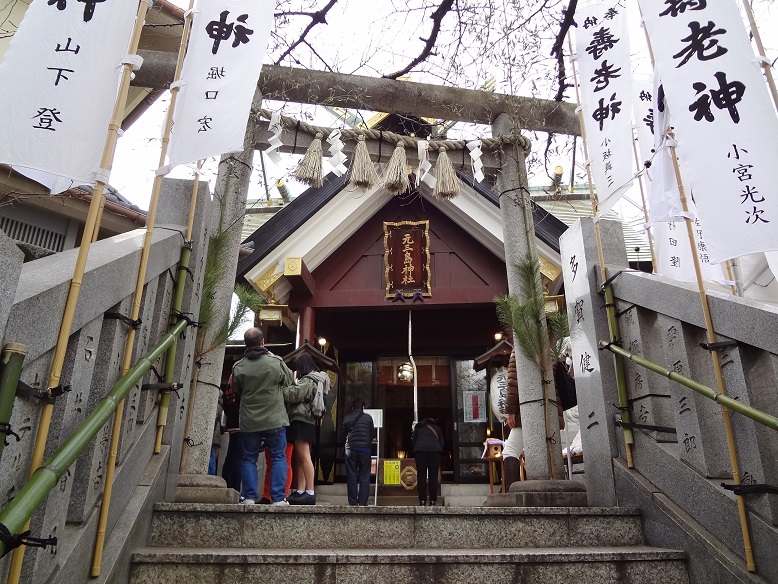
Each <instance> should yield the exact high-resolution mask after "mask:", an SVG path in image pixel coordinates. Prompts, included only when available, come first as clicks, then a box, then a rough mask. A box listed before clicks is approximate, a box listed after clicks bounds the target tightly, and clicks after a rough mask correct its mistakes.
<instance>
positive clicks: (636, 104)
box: [632, 80, 661, 180]
mask: <svg viewBox="0 0 778 584" xmlns="http://www.w3.org/2000/svg"><path fill="white" fill-rule="evenodd" d="M632 114H633V115H634V117H635V132H636V134H637V139H638V158H639V159H640V165H639V166H640V167H641V168H646V170H649V171H650V170H651V167H652V166H653V164H654V162H653V160H651V159H652V157H653V155H654V133H655V131H656V130H655V127H654V86H653V83H651V82H650V81H637V80H636V81H633V83H632ZM660 131H661V130H660ZM648 161H650V162H649V163H648V166H645V163H646V162H648ZM650 179H651V177H650V176H649V177H648V180H650Z"/></svg>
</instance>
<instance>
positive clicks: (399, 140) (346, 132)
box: [258, 108, 532, 155]
mask: <svg viewBox="0 0 778 584" xmlns="http://www.w3.org/2000/svg"><path fill="white" fill-rule="evenodd" d="M258 113H259V115H261V116H262V117H263V118H265V119H267V120H270V118H271V116H272V115H273V112H272V111H270V110H267V109H264V108H262V109H260V110H259V111H258ZM280 118H281V123H282V124H283V125H284V126H285V127H287V128H296V129H299V131H302V132H305V133H306V134H310V135H311V136H315V135H316V134H317V133H321V134H322V135H323V136H329V134H330V132H332V131H333V129H334V128H328V127H325V126H314V125H313V124H309V123H307V122H304V121H302V120H297V119H295V118H291V117H289V116H285V115H281V116H280ZM360 136H364V137H365V138H366V139H367V138H370V139H372V140H379V141H381V142H383V141H384V140H385V141H387V142H388V143H390V144H394V145H395V146H399V145H400V144H402V145H403V146H404V147H406V148H416V144H417V143H418V142H419V141H420V140H422V139H423V138H416V137H415V136H403V135H401V134H395V133H394V132H389V131H387V130H374V129H372V128H360V129H352V128H343V129H341V139H342V140H354V141H357V140H358V139H359V137H360ZM480 140H481V143H482V145H483V147H484V148H487V149H489V150H499V149H500V148H502V147H503V146H505V145H516V146H517V147H519V148H521V149H522V150H523V151H524V154H525V155H526V154H529V152H530V150H531V149H532V142H531V141H530V139H529V138H527V137H526V136H524V135H522V134H510V135H507V136H499V137H497V138H481V139H480ZM467 142H468V140H430V141H429V148H430V149H431V150H435V151H440V150H441V149H443V148H444V149H446V150H449V151H450V150H465V149H466V148H467Z"/></svg>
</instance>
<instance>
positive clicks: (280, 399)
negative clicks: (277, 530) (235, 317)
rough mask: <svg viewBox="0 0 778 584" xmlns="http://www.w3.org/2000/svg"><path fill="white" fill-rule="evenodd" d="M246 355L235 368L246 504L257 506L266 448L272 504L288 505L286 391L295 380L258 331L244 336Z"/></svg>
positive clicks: (242, 476) (250, 331) (233, 370)
mask: <svg viewBox="0 0 778 584" xmlns="http://www.w3.org/2000/svg"><path fill="white" fill-rule="evenodd" d="M243 339H244V340H245V342H246V352H245V353H244V357H243V359H241V360H240V361H238V362H237V363H235V365H234V366H233V368H232V384H233V387H234V389H235V391H236V392H237V393H238V395H240V416H239V423H238V425H239V428H240V433H241V443H242V446H243V457H242V458H241V478H242V483H243V488H242V490H243V493H242V494H243V497H244V500H243V502H244V503H246V504H253V503H255V502H256V501H257V499H258V498H259V494H258V493H257V481H258V476H257V458H258V457H259V452H260V450H262V449H263V448H268V449H269V451H270V500H271V502H272V504H273V505H288V504H289V503H288V502H287V500H286V493H285V492H284V491H285V486H286V473H287V467H286V454H285V450H286V426H288V425H289V418H288V417H287V415H286V407H285V405H284V393H283V388H284V387H285V386H287V385H290V384H291V383H292V382H293V380H294V378H293V376H292V372H291V371H290V370H289V367H287V366H286V364H285V363H284V361H283V360H282V359H281V358H280V357H277V356H276V355H273V354H272V353H270V352H269V351H268V350H267V349H266V348H265V337H264V336H263V334H262V331H261V330H259V329H258V328H256V327H253V328H250V329H248V330H247V331H246V332H245V334H244V335H243Z"/></svg>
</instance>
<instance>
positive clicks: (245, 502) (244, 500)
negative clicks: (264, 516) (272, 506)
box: [243, 499, 255, 505]
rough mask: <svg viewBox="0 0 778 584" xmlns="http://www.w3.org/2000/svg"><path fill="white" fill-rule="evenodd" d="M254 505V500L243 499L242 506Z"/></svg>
mask: <svg viewBox="0 0 778 584" xmlns="http://www.w3.org/2000/svg"><path fill="white" fill-rule="evenodd" d="M254 503H255V501H254V499H243V504H244V505H253V504H254Z"/></svg>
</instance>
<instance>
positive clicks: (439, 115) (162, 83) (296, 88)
mask: <svg viewBox="0 0 778 584" xmlns="http://www.w3.org/2000/svg"><path fill="white" fill-rule="evenodd" d="M140 53H141V55H142V56H143V59H144V65H143V68H142V69H141V70H140V71H138V72H137V73H136V77H135V80H134V81H133V84H134V85H136V86H140V87H150V88H153V89H164V88H165V87H167V86H168V85H169V83H170V81H171V80H172V78H173V71H174V67H175V55H174V54H172V53H161V52H155V51H140ZM262 97H265V98H267V99H274V100H280V101H293V102H299V103H308V104H317V105H328V106H333V107H342V108H351V109H364V110H369V111H383V112H390V113H396V114H400V115H407V116H414V117H419V118H421V117H429V118H435V119H445V120H452V121H462V122H470V123H480V124H491V125H492V133H493V136H494V137H498V136H510V137H511V140H510V142H511V143H510V144H506V146H505V148H506V150H503V151H500V150H494V151H488V150H484V153H483V156H482V158H481V160H482V162H483V163H484V170H485V171H486V172H490V171H491V172H493V173H494V172H496V173H497V177H498V183H497V184H498V187H497V188H498V190H499V191H500V192H502V193H510V195H508V196H501V197H500V198H499V200H500V212H501V215H502V219H503V242H504V245H505V265H506V267H508V270H507V272H508V292H509V294H511V295H516V296H520V294H521V291H520V289H519V282H518V281H517V280H518V277H517V276H516V274H514V273H512V272H513V270H511V269H510V268H509V266H513V265H515V264H517V263H518V262H519V261H520V260H522V259H523V258H524V257H526V254H527V253H528V252H531V253H533V254H534V255H535V256H536V257H537V251H536V249H535V237H534V226H533V225H532V214H531V212H529V213H525V212H524V210H525V209H530V201H529V190H528V183H527V172H526V167H525V155H526V151H525V150H524V148H523V147H522V146H521V144H522V143H524V144H528V142H523V141H522V140H521V139H520V138H519V132H520V130H521V129H524V130H530V131H533V130H537V131H544V132H551V133H558V134H568V135H579V134H580V128H579V123H578V118H577V116H576V114H575V106H574V105H573V104H570V103H565V102H555V101H549V100H542V99H534V98H527V97H519V96H511V95H502V94H495V93H490V92H485V91H477V90H468V89H459V88H453V87H443V86H438V85H428V84H422V83H413V82H408V81H396V80H392V79H383V78H373V77H362V76H356V75H344V74H339V73H327V72H322V71H311V70H303V69H293V68H289V67H279V66H271V65H265V66H264V67H263V68H262V74H261V76H260V81H259V84H258V87H257V93H256V96H255V99H254V106H253V108H254V109H253V111H254V112H257V111H258V108H259V104H260V103H261V99H262ZM398 108H399V109H398ZM271 136H272V134H271V132H270V131H269V130H268V129H267V123H266V122H265V121H264V120H260V118H259V116H257V115H252V116H251V117H250V120H249V127H247V129H246V139H247V143H249V144H250V143H252V142H253V146H254V148H255V149H265V148H267V147H268V143H267V139H268V138H270V137H271ZM280 138H281V140H282V142H283V146H282V147H281V148H279V151H281V152H285V151H286V152H289V151H291V149H292V147H293V144H294V145H295V147H296V148H297V151H298V152H303V151H304V150H305V149H306V148H307V147H308V145H309V144H310V142H311V140H312V139H313V136H307V135H306V134H303V133H296V132H294V131H292V130H289V129H287V130H285V131H284V133H282V134H281V136H280ZM366 141H367V143H368V150H369V151H370V153H371V154H372V155H373V156H377V155H378V152H379V148H381V146H379V145H378V143H377V141H375V140H372V141H371V140H366ZM353 148H354V144H346V146H345V148H344V153H346V154H348V153H349V150H350V149H353ZM382 148H383V151H384V152H387V150H388V149H387V145H386V144H384V145H383V146H382ZM407 154H408V162H409V164H413V163H414V162H417V160H416V152H414V150H413V149H408V153H407ZM431 154H432V156H431V158H432V160H431V162H433V163H434V153H431ZM252 155H253V149H252V148H248V149H247V150H245V151H244V152H243V153H241V154H240V155H232V156H231V157H222V160H221V162H220V165H219V173H218V178H217V185H216V192H215V196H216V199H217V203H218V205H215V206H214V217H215V218H216V219H214V221H218V220H219V218H220V217H221V218H225V217H226V218H228V219H229V221H228V224H229V223H232V220H233V219H238V218H239V217H240V215H241V214H242V213H243V212H244V210H245V205H246V198H247V195H248V187H249V179H250V172H248V171H241V170H240V169H241V168H246V169H250V168H251V159H252ZM240 162H243V163H245V165H243V164H240ZM236 223H237V224H238V225H240V223H241V222H240V221H237V222H236ZM215 228H217V224H216V223H215V222H212V229H215ZM240 232H241V230H240V228H239V227H238V228H236V229H233V230H231V231H230V235H229V239H230V241H229V242H227V245H228V246H230V247H229V248H230V249H234V250H236V252H235V254H234V257H233V258H232V259H231V266H225V270H226V269H227V268H228V267H231V268H232V272H231V273H234V271H235V268H236V266H237V260H238V256H237V249H238V245H239V244H240V237H241V236H240ZM225 273H226V272H225ZM232 290H233V281H232V280H231V279H230V280H225V281H224V282H222V283H220V285H219V287H218V290H217V291H216V298H217V300H218V304H219V305H220V306H221V312H222V313H223V314H221V315H220V316H222V317H224V316H226V314H227V312H228V311H229V307H230V302H231V297H232ZM222 305H223V306H222ZM219 354H223V349H222V350H221V351H215V352H212V353H211V355H209V359H207V362H206V363H203V366H202V369H201V370H200V375H199V379H200V380H201V381H202V382H204V383H201V384H199V386H198V392H197V394H196V396H195V399H194V403H193V404H192V407H194V408H195V409H194V416H193V417H192V426H191V428H190V437H191V438H192V439H193V441H194V443H198V442H201V443H203V444H210V443H211V434H212V432H213V422H214V419H215V415H216V399H217V397H218V395H217V392H213V391H204V392H201V391H199V388H202V387H213V386H218V385H219V383H220V381H221V361H220V359H218V355H219ZM516 359H517V373H518V375H519V380H520V382H519V392H520V395H519V399H520V402H521V403H525V404H526V405H525V407H523V408H522V426H523V433H524V444H525V449H526V468H525V470H526V472H527V478H529V479H549V478H552V477H551V474H552V469H551V466H550V465H549V459H548V456H549V449H548V443H547V438H546V436H547V434H546V432H547V430H546V422H545V414H544V410H543V404H542V401H541V398H542V396H543V391H544V385H543V383H542V378H541V373H540V371H539V369H538V367H537V366H536V365H535V364H534V363H533V362H532V361H530V360H529V359H527V358H526V357H524V356H523V354H522V352H521V351H520V350H517V351H516ZM549 421H550V423H551V425H552V426H553V427H551V428H548V432H549V434H550V435H554V433H555V434H556V435H559V428H558V420H557V416H556V409H555V408H554V412H553V415H551V416H549ZM555 447H556V449H557V450H558V449H559V448H560V447H559V444H558V443H557V444H556V446H555ZM191 450H192V449H190V452H189V453H188V456H187V457H186V461H185V464H184V467H183V468H182V472H183V473H184V474H204V473H205V472H206V469H207V467H208V458H209V454H210V448H208V449H206V448H203V449H198V450H197V452H192V451H191ZM200 451H202V452H200ZM552 459H553V461H554V465H553V466H554V472H553V474H554V475H555V476H556V477H557V478H561V477H563V476H564V473H563V472H562V462H561V461H562V457H561V451H560V452H559V453H557V454H556V456H553V457H552Z"/></svg>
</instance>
